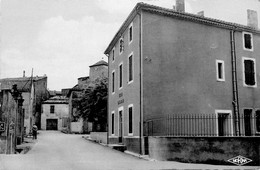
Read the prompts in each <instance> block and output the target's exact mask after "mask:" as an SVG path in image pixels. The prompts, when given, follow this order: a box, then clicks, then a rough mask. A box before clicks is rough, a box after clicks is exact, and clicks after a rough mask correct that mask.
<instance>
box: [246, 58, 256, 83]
mask: <svg viewBox="0 0 260 170" xmlns="http://www.w3.org/2000/svg"><path fill="white" fill-rule="evenodd" d="M243 63H244V85H245V86H254V87H255V86H256V75H255V60H254V59H251V58H243Z"/></svg>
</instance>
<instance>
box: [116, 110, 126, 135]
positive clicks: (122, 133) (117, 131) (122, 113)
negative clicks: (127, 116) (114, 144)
mask: <svg viewBox="0 0 260 170" xmlns="http://www.w3.org/2000/svg"><path fill="white" fill-rule="evenodd" d="M119 111H122V138H123V137H124V125H125V124H124V106H121V107H119V108H118V111H117V119H118V121H117V122H118V126H117V132H118V137H119V126H120V125H119Z"/></svg>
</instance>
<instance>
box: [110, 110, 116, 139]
mask: <svg viewBox="0 0 260 170" xmlns="http://www.w3.org/2000/svg"><path fill="white" fill-rule="evenodd" d="M112 115H114V133H112ZM111 136H113V137H114V136H115V111H112V112H111Z"/></svg>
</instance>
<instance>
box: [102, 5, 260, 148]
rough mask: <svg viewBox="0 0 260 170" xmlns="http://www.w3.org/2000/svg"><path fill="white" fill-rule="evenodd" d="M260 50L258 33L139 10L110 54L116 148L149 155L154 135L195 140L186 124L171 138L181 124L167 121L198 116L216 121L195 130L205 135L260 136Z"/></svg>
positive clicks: (193, 17) (196, 18)
mask: <svg viewBox="0 0 260 170" xmlns="http://www.w3.org/2000/svg"><path fill="white" fill-rule="evenodd" d="M250 23H253V22H250ZM259 47H260V31H259V30H258V28H257V27H255V25H249V26H243V25H238V24H234V23H229V22H224V21H220V20H216V19H211V18H207V17H204V16H201V15H194V14H188V13H185V12H183V11H182V10H180V11H178V10H177V11H176V10H173V9H165V8H161V7H157V6H153V5H148V4H144V3H138V4H137V5H136V7H135V8H134V9H133V11H132V12H131V13H130V15H129V16H128V18H127V19H126V21H125V22H124V23H123V25H122V26H121V27H120V29H119V31H118V32H117V33H116V35H115V36H114V38H113V39H112V41H111V43H110V44H109V46H108V47H107V49H106V51H105V54H106V55H107V56H108V64H109V104H108V110H109V111H108V117H109V119H108V121H109V143H110V144H113V143H122V144H124V145H126V146H127V149H128V150H131V151H134V152H139V153H144V145H145V140H144V136H148V135H149V133H148V131H149V130H151V128H152V130H154V131H157V133H153V134H152V135H158V136H163V135H178V134H179V131H180V129H187V128H190V129H191V130H190V131H188V132H187V133H186V134H183V135H194V134H195V133H196V132H195V131H192V130H194V129H193V125H190V126H184V125H185V123H184V122H185V121H184V122H183V123H180V121H179V124H181V125H179V127H177V130H176V131H172V132H171V130H170V128H172V127H171V126H175V125H176V124H178V123H176V122H170V120H173V119H165V118H176V120H180V118H185V116H183V115H191V116H190V117H189V118H191V119H194V120H195V119H197V118H195V117H192V116H193V115H195V114H196V115H202V118H203V116H205V117H207V118H209V120H210V121H211V122H210V121H208V122H207V123H203V122H201V121H198V122H196V123H195V124H203V127H198V129H199V128H201V129H202V131H201V133H202V134H200V135H213V136H226V135H229V136H251V135H258V134H259V132H260V120H259V116H260V115H259V114H260V110H259V108H260V97H259V95H260V90H259V83H257V82H258V81H259V80H260V79H259V78H260V77H259V74H258V72H257V70H258V69H259V67H260V61H259V60H258V57H259V54H260V48H259ZM176 115H177V117H175V116H176ZM258 115H259V116H258ZM178 116H180V117H178ZM205 117H204V118H205ZM186 118H187V117H186ZM186 118H185V119H186ZM253 118H254V119H253ZM161 120H165V121H161ZM174 120H175V119H174ZM149 121H153V123H152V124H149ZM186 123H187V122H186ZM147 124H148V125H147ZM151 126H152V127H151ZM176 126H177V125H176ZM178 128H179V130H178ZM209 128H210V129H211V130H210V132H206V131H203V130H204V129H209ZM147 129H148V130H147ZM160 129H162V130H161V131H160ZM168 132H169V133H168Z"/></svg>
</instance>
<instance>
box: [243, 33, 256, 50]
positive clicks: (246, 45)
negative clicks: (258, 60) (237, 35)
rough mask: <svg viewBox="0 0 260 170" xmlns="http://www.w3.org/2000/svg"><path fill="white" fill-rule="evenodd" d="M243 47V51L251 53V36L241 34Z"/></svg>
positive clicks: (249, 34)
mask: <svg viewBox="0 0 260 170" xmlns="http://www.w3.org/2000/svg"><path fill="white" fill-rule="evenodd" d="M242 35H243V45H244V49H245V50H249V51H253V34H251V33H248V32H243V34H242Z"/></svg>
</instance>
